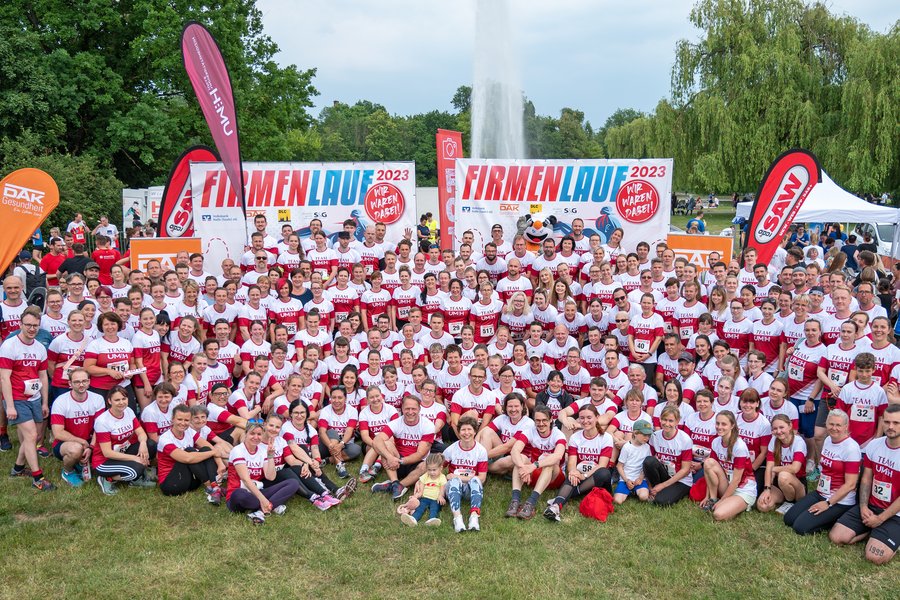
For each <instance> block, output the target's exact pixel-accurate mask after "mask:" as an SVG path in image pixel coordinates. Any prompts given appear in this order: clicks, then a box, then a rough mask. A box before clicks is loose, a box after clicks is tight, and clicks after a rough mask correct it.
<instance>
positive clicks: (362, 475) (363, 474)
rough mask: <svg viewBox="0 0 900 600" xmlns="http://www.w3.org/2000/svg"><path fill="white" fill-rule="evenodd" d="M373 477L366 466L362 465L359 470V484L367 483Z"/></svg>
mask: <svg viewBox="0 0 900 600" xmlns="http://www.w3.org/2000/svg"><path fill="white" fill-rule="evenodd" d="M374 477H375V475H373V474H372V472H371V471H370V470H369V466H368V465H363V467H362V469H360V470H359V482H360V483H369V482H370V481H372V479H373V478H374Z"/></svg>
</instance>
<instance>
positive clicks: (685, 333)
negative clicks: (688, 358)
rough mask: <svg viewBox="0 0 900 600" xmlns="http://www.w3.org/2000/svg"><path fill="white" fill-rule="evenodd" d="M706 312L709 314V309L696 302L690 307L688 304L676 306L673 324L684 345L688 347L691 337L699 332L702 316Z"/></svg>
mask: <svg viewBox="0 0 900 600" xmlns="http://www.w3.org/2000/svg"><path fill="white" fill-rule="evenodd" d="M705 312H707V308H706V307H705V306H704V305H703V304H701V303H700V302H695V303H694V305H693V306H688V305H687V304H686V303H682V304H680V305H676V307H675V313H674V315H673V318H672V324H673V326H674V327H675V328H676V333H678V336H679V337H680V338H681V343H682V344H684V345H687V343H688V340H689V339H690V338H691V336H692V335H694V334H695V333H696V332H697V329H699V327H700V315H702V314H703V313H705Z"/></svg>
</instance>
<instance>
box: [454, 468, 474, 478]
mask: <svg viewBox="0 0 900 600" xmlns="http://www.w3.org/2000/svg"><path fill="white" fill-rule="evenodd" d="M456 474H457V475H459V476H460V477H471V476H472V475H474V474H475V473H474V471H472V469H457V470H456Z"/></svg>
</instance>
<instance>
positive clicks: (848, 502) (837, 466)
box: [816, 436, 862, 506]
mask: <svg viewBox="0 0 900 600" xmlns="http://www.w3.org/2000/svg"><path fill="white" fill-rule="evenodd" d="M860 461H862V452H861V451H860V449H859V444H857V443H856V441H855V440H854V439H853V438H852V437H849V436H847V437H846V438H844V439H843V440H842V441H840V442H838V443H837V444H835V443H834V442H833V441H832V439H831V436H828V437H826V438H825V444H824V445H823V446H822V457H821V459H820V460H819V464H820V465H821V467H822V475H821V476H819V485H817V486H816V491H817V492H818V493H819V495H820V496H822V498H824V499H825V500H828V499H829V498H831V496H832V494H834V493H835V492H836V491H837V490H838V489H839V488H840V487H841V486H842V485H844V480H845V479H846V477H847V475H848V474H850V473H856V474H858V473H859V463H860ZM838 504H842V505H845V506H853V505H854V504H856V490H855V489H854V490H850V493H849V494H847V495H846V496H844V497H843V498H842V499H841V500H840V501H839V502H838Z"/></svg>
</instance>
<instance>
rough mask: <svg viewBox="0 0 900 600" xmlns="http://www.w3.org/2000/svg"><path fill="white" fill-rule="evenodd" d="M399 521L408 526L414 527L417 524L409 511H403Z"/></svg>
mask: <svg viewBox="0 0 900 600" xmlns="http://www.w3.org/2000/svg"><path fill="white" fill-rule="evenodd" d="M400 522H401V523H403V524H404V525H406V526H408V527H415V526H416V525H418V524H419V522H418V521H416V520H415V519H414V518H413V516H412V515H411V514H409V513H403V514H402V515H400Z"/></svg>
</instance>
